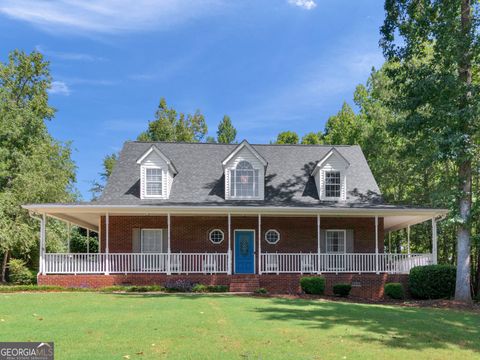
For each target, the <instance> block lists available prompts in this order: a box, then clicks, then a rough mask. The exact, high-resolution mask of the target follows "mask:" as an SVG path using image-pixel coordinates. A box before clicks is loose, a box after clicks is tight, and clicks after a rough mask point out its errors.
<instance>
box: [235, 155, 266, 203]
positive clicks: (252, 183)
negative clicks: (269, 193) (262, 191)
mask: <svg viewBox="0 0 480 360" xmlns="http://www.w3.org/2000/svg"><path fill="white" fill-rule="evenodd" d="M258 173H259V170H258V169H254V168H253V166H252V164H250V163H249V162H248V161H245V160H242V161H240V162H239V163H238V164H237V166H236V168H235V169H232V170H230V176H231V179H232V180H233V181H231V182H230V196H231V197H235V198H252V197H258V182H259V181H258Z"/></svg>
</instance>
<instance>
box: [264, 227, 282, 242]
mask: <svg viewBox="0 0 480 360" xmlns="http://www.w3.org/2000/svg"><path fill="white" fill-rule="evenodd" d="M279 240H280V233H279V232H278V231H277V230H275V229H270V230H267V232H265V241H266V242H267V243H269V244H272V245H274V244H276V243H278V241H279Z"/></svg>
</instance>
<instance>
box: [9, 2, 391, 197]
mask: <svg viewBox="0 0 480 360" xmlns="http://www.w3.org/2000/svg"><path fill="white" fill-rule="evenodd" d="M383 16H384V12H383V1H381V0H361V1H352V0H328V1H327V0H276V1H266V0H265V1H258V0H257V1H249V0H242V1H240V0H239V1H231V0H230V1H226V0H225V1H223V0H206V1H203V0H195V1H187V0H176V1H171V0H136V1H124V0H99V1H83V0H78V1H77V0H59V1H40V0H0V43H1V44H2V46H1V49H2V50H1V52H0V60H1V61H5V60H6V58H7V55H8V51H9V50H13V49H15V48H18V49H22V50H25V51H27V52H30V51H32V50H34V49H38V50H39V51H41V52H42V53H43V54H44V55H45V56H46V58H47V59H48V60H49V61H50V62H51V71H52V75H53V78H54V83H53V87H52V89H51V91H50V95H51V104H52V105H53V106H54V107H55V108H56V109H57V110H58V111H57V114H56V116H55V119H54V120H53V121H52V122H51V123H49V129H50V131H51V133H52V135H53V136H54V137H56V138H57V139H60V140H62V141H72V144H73V148H74V153H73V159H74V161H75V162H76V165H77V167H78V173H77V188H78V189H79V190H80V192H81V194H82V195H83V198H84V200H89V199H90V194H89V192H88V189H89V188H90V187H91V182H92V181H93V180H94V179H98V178H99V175H98V173H99V172H100V171H101V163H102V159H103V157H104V156H105V155H106V154H108V153H112V152H116V151H119V150H120V148H121V146H122V143H123V142H124V141H126V140H134V139H135V138H136V137H137V135H138V134H139V133H140V132H141V131H143V130H144V129H145V128H146V126H147V123H148V121H149V120H151V119H152V118H153V114H154V112H155V109H156V107H157V105H158V102H159V99H160V97H165V98H166V99H167V102H168V103H169V104H170V105H172V106H173V107H175V108H176V109H177V110H178V111H181V112H194V111H195V110H196V109H200V110H201V111H202V112H203V114H204V115H205V117H206V120H207V124H208V127H209V134H210V135H215V132H216V128H217V125H218V122H219V121H220V120H221V118H222V116H223V115H224V114H228V115H230V117H231V118H232V121H233V123H234V125H235V127H236V128H237V130H238V136H237V138H238V140H241V139H247V140H248V141H250V142H252V143H268V142H269V141H271V140H274V139H275V137H276V134H277V133H278V132H280V131H284V130H295V131H297V132H298V133H299V134H300V135H302V134H304V133H307V132H310V131H319V130H323V129H324V126H325V122H326V120H327V119H328V117H329V116H330V115H333V114H335V113H336V112H337V111H338V110H339V109H340V107H341V105H342V103H343V101H347V102H349V103H350V104H352V95H353V91H354V89H355V87H356V86H357V85H358V84H359V83H364V82H365V81H366V79H367V77H368V75H369V73H370V70H371V68H372V66H375V67H379V66H381V64H382V63H383V58H382V54H381V51H380V49H379V47H378V39H379V27H380V25H381V23H382V21H383Z"/></svg>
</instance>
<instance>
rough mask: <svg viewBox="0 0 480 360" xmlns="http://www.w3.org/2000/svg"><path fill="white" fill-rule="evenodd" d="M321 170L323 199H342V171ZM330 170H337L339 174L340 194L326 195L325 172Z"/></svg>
mask: <svg viewBox="0 0 480 360" xmlns="http://www.w3.org/2000/svg"><path fill="white" fill-rule="evenodd" d="M322 172H323V197H324V199H325V200H342V199H343V197H342V190H343V185H344V183H345V181H344V179H343V171H341V170H334V169H331V170H322ZM331 172H338V173H339V174H340V196H338V197H337V196H327V173H331Z"/></svg>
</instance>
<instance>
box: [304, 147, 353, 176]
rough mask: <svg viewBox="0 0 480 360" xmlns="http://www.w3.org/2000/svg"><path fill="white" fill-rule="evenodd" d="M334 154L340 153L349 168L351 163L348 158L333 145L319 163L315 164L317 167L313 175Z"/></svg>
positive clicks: (313, 174)
mask: <svg viewBox="0 0 480 360" xmlns="http://www.w3.org/2000/svg"><path fill="white" fill-rule="evenodd" d="M333 154H336V155H338V156H339V157H340V158H341V159H342V160H343V161H344V162H345V169H347V168H348V167H349V166H350V163H349V162H348V160H347V159H346V158H345V156H343V155H342V154H341V153H340V151H338V150H337V149H336V148H335V147H332V149H331V150H330V151H329V152H328V153H327V155H325V156H324V157H323V158H321V159H320V161H319V162H318V163H317V165H316V166H315V169H313V171H312V176H315V174H316V173H317V172H318V171H319V170H320V169H321V168H322V166H323V163H324V162H325V161H327V160H328V159H329V158H330V157H331V156H332V155H333Z"/></svg>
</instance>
